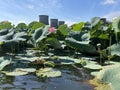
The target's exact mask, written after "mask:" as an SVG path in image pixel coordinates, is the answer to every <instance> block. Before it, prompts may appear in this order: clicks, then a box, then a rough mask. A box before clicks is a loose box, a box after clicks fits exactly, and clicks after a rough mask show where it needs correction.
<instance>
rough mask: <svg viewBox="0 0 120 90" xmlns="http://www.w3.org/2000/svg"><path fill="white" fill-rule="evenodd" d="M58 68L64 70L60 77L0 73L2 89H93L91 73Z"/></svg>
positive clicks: (69, 68) (70, 68)
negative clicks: (84, 73)
mask: <svg viewBox="0 0 120 90" xmlns="http://www.w3.org/2000/svg"><path fill="white" fill-rule="evenodd" d="M58 68H59V70H60V71H61V72H62V76H61V77H58V78H40V77H37V76H36V75H35V74H33V73H31V74H29V75H24V76H16V77H10V76H5V75H4V74H0V90H93V88H94V87H93V86H91V85H89V84H88V79H90V78H91V76H90V75H89V74H87V73H86V76H85V77H83V76H82V75H81V74H80V72H79V71H78V70H76V69H75V68H72V67H62V66H61V67H58ZM58 68H57V69H58Z"/></svg>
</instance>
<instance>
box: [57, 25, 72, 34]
mask: <svg viewBox="0 0 120 90" xmlns="http://www.w3.org/2000/svg"><path fill="white" fill-rule="evenodd" d="M58 31H60V32H61V34H62V35H63V36H67V35H68V33H69V31H70V30H69V28H68V27H67V25H60V26H59V27H58Z"/></svg>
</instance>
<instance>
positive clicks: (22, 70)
mask: <svg viewBox="0 0 120 90" xmlns="http://www.w3.org/2000/svg"><path fill="white" fill-rule="evenodd" d="M35 71H36V69H35V68H16V69H15V70H14V71H12V72H9V71H2V73H4V74H5V75H7V76H20V75H26V74H29V73H31V72H35Z"/></svg>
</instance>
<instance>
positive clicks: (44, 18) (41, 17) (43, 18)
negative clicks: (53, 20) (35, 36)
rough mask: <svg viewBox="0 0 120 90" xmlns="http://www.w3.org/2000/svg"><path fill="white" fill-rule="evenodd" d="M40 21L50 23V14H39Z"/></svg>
mask: <svg viewBox="0 0 120 90" xmlns="http://www.w3.org/2000/svg"><path fill="white" fill-rule="evenodd" d="M39 22H41V23H44V24H46V25H49V16H48V15H39Z"/></svg>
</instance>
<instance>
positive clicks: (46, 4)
mask: <svg viewBox="0 0 120 90" xmlns="http://www.w3.org/2000/svg"><path fill="white" fill-rule="evenodd" d="M39 6H40V7H41V8H50V9H51V8H54V9H55V8H61V7H63V6H62V3H61V0H41V1H40V4H39Z"/></svg>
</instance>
